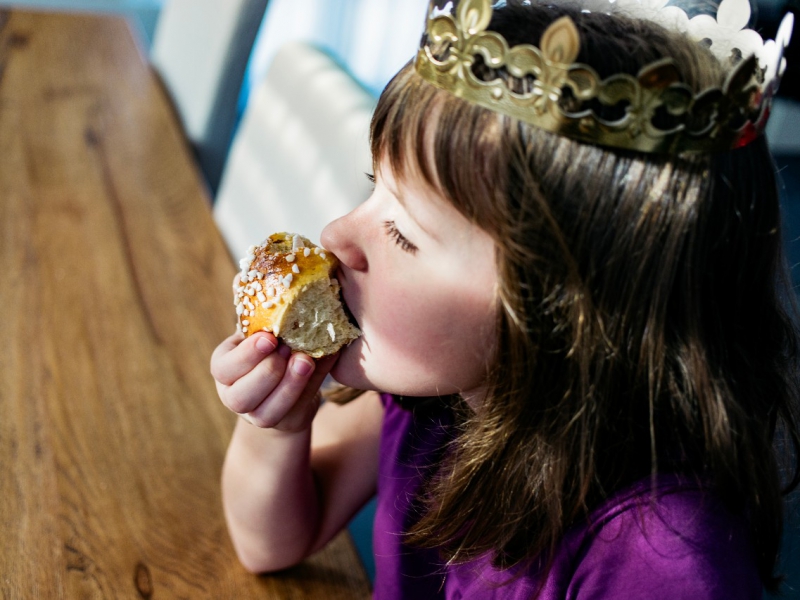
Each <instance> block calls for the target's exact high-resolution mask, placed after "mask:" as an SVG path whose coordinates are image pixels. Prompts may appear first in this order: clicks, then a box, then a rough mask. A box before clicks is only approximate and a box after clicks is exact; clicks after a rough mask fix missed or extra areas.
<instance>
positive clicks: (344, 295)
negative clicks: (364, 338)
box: [336, 267, 363, 332]
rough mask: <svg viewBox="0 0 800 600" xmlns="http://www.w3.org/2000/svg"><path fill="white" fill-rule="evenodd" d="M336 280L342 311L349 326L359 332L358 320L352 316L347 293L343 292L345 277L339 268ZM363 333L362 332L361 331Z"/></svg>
mask: <svg viewBox="0 0 800 600" xmlns="http://www.w3.org/2000/svg"><path fill="white" fill-rule="evenodd" d="M336 278H337V279H338V280H339V287H340V292H341V297H342V308H343V309H344V314H345V315H347V318H348V320H349V321H350V324H351V325H353V326H354V327H358V328H359V329H360V330H361V326H360V325H359V324H358V320H357V319H356V317H355V315H353V311H351V310H350V303H349V302H348V301H347V293H346V290H345V285H346V283H345V275H344V272H343V271H342V269H341V267H340V268H339V269H337V271H336ZM361 331H362V332H363V330H361Z"/></svg>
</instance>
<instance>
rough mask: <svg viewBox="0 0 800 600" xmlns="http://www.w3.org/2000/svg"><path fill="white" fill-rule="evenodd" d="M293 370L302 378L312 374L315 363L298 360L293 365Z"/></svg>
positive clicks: (303, 359)
mask: <svg viewBox="0 0 800 600" xmlns="http://www.w3.org/2000/svg"><path fill="white" fill-rule="evenodd" d="M292 370H293V371H294V372H295V373H297V374H298V375H299V376H300V377H305V376H307V375H310V374H311V371H313V370H314V363H312V362H311V361H310V360H307V359H305V358H299V357H298V358H297V359H295V361H294V362H293V363H292Z"/></svg>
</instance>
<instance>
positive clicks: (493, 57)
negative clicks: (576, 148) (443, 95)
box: [416, 0, 794, 154]
mask: <svg viewBox="0 0 800 600" xmlns="http://www.w3.org/2000/svg"><path fill="white" fill-rule="evenodd" d="M532 1H536V0H532ZM666 1H667V0H616V1H615V2H611V1H609V0H585V4H586V5H585V7H583V10H591V11H595V12H604V13H609V14H620V15H623V16H625V17H627V18H647V19H649V20H651V21H654V22H656V23H658V24H660V25H662V26H672V28H673V29H675V30H676V31H678V32H679V33H681V34H683V35H686V36H687V40H688V41H692V40H694V41H696V42H698V43H702V44H704V45H707V46H708V48H709V50H710V51H711V52H712V53H714V55H715V56H716V57H717V58H718V59H719V60H720V62H721V63H722V64H723V65H726V66H727V68H728V71H727V75H726V78H725V81H724V82H722V83H721V84H720V85H719V86H717V87H712V88H710V89H707V90H703V91H701V92H699V93H697V94H694V93H693V92H692V90H691V89H690V88H689V87H688V86H687V85H686V84H685V83H683V81H682V79H681V75H680V73H679V71H678V69H677V67H676V66H675V64H674V63H673V61H672V60H671V59H670V58H669V57H665V58H663V59H661V60H659V61H656V62H655V63H652V64H649V65H646V66H645V67H644V68H643V69H641V70H640V71H639V73H637V75H636V76H635V77H634V76H631V75H629V74H627V73H618V74H614V75H611V76H610V77H607V78H606V79H601V78H600V77H599V76H598V74H597V73H596V72H595V71H594V69H592V67H590V66H588V65H585V64H580V63H577V62H575V61H576V60H577V58H578V56H579V53H580V35H579V32H578V28H577V27H576V26H575V24H574V23H573V21H572V20H571V19H570V18H569V17H566V16H565V17H560V18H558V19H556V20H554V21H553V22H552V23H550V25H549V26H548V27H547V28H546V29H545V31H544V33H543V34H542V37H541V39H540V41H539V45H538V46H535V45H532V44H520V45H516V46H513V47H510V46H509V44H508V43H507V41H506V40H505V38H503V36H501V35H500V34H499V33H497V32H495V31H491V30H489V29H488V28H489V25H490V23H491V18H492V11H493V9H492V4H491V1H490V0H463V1H461V2H457V3H456V5H455V8H454V10H451V12H450V13H447V12H443V11H442V10H441V9H437V8H435V4H436V2H435V1H432V2H431V4H430V8H429V12H428V20H427V26H426V34H425V36H423V41H422V45H421V47H420V49H419V52H418V54H417V59H416V70H417V72H418V73H419V74H420V75H421V76H422V77H423V78H424V79H426V80H427V81H429V82H430V83H432V84H433V85H435V86H437V87H439V88H441V89H444V90H446V91H448V92H450V93H452V94H454V95H456V96H458V97H460V98H463V99H464V100H466V101H468V102H473V103H475V104H478V105H480V106H484V107H486V108H489V109H491V110H494V111H497V112H499V113H503V114H507V115H509V116H512V117H515V118H517V119H519V120H521V121H524V122H527V123H530V124H532V125H534V126H536V127H539V128H541V129H544V130H546V131H550V132H553V133H558V134H561V135H566V136H568V137H571V138H574V139H577V140H579V141H583V142H587V143H592V144H598V145H602V146H611V147H617V148H625V149H630V150H637V151H641V152H656V153H669V154H682V153H708V152H719V151H724V150H729V149H732V148H737V147H740V146H743V145H745V144H747V143H749V142H750V141H752V140H753V139H755V138H756V137H757V136H758V135H760V134H761V132H762V131H763V129H764V127H765V125H766V120H767V118H768V115H769V106H770V104H771V100H772V96H773V95H774V94H775V92H776V91H777V87H778V83H779V81H780V76H781V75H782V74H783V72H784V70H785V68H786V61H785V59H784V58H783V53H784V51H785V49H786V47H787V46H788V44H789V39H790V38H791V33H792V27H793V24H794V18H793V16H792V15H791V14H788V15H787V16H786V17H785V18H784V20H783V22H782V23H781V26H780V27H779V30H778V35H777V36H776V39H775V40H774V41H773V40H769V41H767V42H766V43H764V42H763V41H762V39H761V36H759V35H758V34H757V33H756V32H754V31H752V30H750V29H746V28H745V26H746V25H747V22H748V21H749V19H750V5H749V4H748V1H747V0H723V1H722V3H721V4H720V6H719V9H718V11H717V15H716V18H714V17H711V16H708V15H699V16H696V17H694V18H692V19H689V18H688V16H686V13H685V12H683V11H682V10H681V9H680V8H677V7H673V6H667V5H666ZM480 63H482V64H480ZM478 67H480V68H478ZM481 69H483V72H482V73H481V75H480V76H479V75H478V74H477V73H478V72H480V71H481ZM486 69H488V70H489V71H488V73H489V74H488V75H487V73H486ZM513 81H516V82H518V83H519V82H524V83H525V84H524V85H522V86H520V85H515V84H514V83H513ZM565 94H567V96H565ZM590 100H597V101H599V102H600V103H601V104H605V105H607V106H617V105H621V104H620V103H623V104H622V105H624V106H626V108H625V111H624V114H623V115H622V116H620V117H619V118H617V119H616V120H608V119H607V118H606V119H604V118H603V117H601V116H598V115H596V114H595V113H594V112H593V111H592V110H591V109H589V108H586V107H587V106H588V104H587V103H588V101H590ZM664 113H666V114H667V115H669V117H670V118H669V119H668V120H667V121H664V120H663V119H662V120H661V121H659V120H657V119H656V116H657V115H658V114H664Z"/></svg>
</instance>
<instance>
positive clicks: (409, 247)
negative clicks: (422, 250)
mask: <svg viewBox="0 0 800 600" xmlns="http://www.w3.org/2000/svg"><path fill="white" fill-rule="evenodd" d="M383 225H384V227H385V228H386V233H387V234H388V235H389V237H390V238H392V239H393V240H394V242H395V243H396V244H397V245H398V246H400V248H402V249H403V250H405V251H406V252H409V253H411V254H416V253H417V250H418V248H417V247H416V246H415V245H414V244H412V243H411V242H410V241H408V239H407V238H406V236H404V235H403V234H402V233H400V230H398V229H397V225H395V222H394V221H384V223H383Z"/></svg>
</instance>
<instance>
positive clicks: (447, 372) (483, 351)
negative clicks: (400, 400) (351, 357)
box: [354, 281, 494, 395]
mask: <svg viewBox="0 0 800 600" xmlns="http://www.w3.org/2000/svg"><path fill="white" fill-rule="evenodd" d="M388 286H389V283H388V282H386V283H382V284H381V287H380V288H378V289H382V290H384V291H385V293H384V294H383V295H382V296H381V297H379V298H369V299H368V302H369V306H368V307H367V311H366V314H367V315H369V319H368V320H367V321H366V322H365V323H364V326H365V334H366V335H365V340H364V341H363V343H362V344H361V351H360V353H359V354H360V355H361V356H360V359H361V365H362V367H363V369H364V372H365V374H366V375H367V376H368V377H369V379H370V380H371V381H373V383H374V384H375V385H377V386H379V387H381V389H382V390H384V391H392V392H395V393H405V394H409V395H412V394H414V395H428V394H435V393H450V392H454V391H465V390H467V389H470V388H471V387H474V386H477V385H479V384H480V383H481V382H482V380H483V377H484V375H485V371H486V365H487V363H488V360H489V356H490V354H491V347H492V339H493V334H494V333H493V332H494V302H493V300H492V298H491V294H490V293H489V291H488V290H482V291H481V293H474V291H473V293H470V290H464V286H463V283H461V282H443V281H439V282H437V285H436V286H435V287H434V286H430V287H426V286H424V285H404V286H400V287H398V288H396V289H393V290H390V289H389V287H388ZM354 350H355V347H354Z"/></svg>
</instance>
